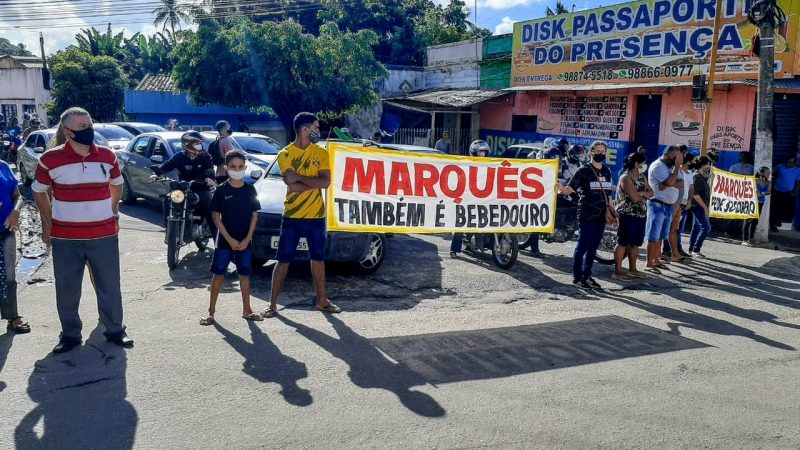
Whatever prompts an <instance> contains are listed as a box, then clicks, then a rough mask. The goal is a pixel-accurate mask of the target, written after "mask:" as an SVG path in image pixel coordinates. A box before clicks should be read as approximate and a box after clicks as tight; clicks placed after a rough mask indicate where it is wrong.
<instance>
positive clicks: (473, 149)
mask: <svg viewBox="0 0 800 450" xmlns="http://www.w3.org/2000/svg"><path fill="white" fill-rule="evenodd" d="M490 150H491V148H490V147H489V144H488V143H487V142H486V141H481V140H477V141H472V144H469V155H470V156H488V155H489V151H490ZM479 153H483V154H482V155H481V154H479Z"/></svg>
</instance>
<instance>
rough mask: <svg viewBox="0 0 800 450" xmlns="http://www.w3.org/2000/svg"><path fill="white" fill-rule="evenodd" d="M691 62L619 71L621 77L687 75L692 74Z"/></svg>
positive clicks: (618, 74)
mask: <svg viewBox="0 0 800 450" xmlns="http://www.w3.org/2000/svg"><path fill="white" fill-rule="evenodd" d="M692 67H693V66H692V65H691V64H682V65H674V66H664V67H635V68H633V69H622V70H618V71H617V76H619V77H620V78H634V79H636V78H661V77H670V78H671V77H686V76H689V75H691V74H692Z"/></svg>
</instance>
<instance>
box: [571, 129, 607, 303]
mask: <svg viewBox="0 0 800 450" xmlns="http://www.w3.org/2000/svg"><path fill="white" fill-rule="evenodd" d="M607 151H608V145H606V143H605V142H602V141H595V142H594V143H593V144H592V146H591V147H589V157H590V158H591V161H590V162H589V163H588V164H586V165H584V166H583V167H581V168H580V169H578V172H577V173H576V174H575V176H574V177H572V179H571V180H570V181H569V185H567V186H563V185H562V184H561V183H559V185H558V190H559V192H561V193H562V194H563V195H571V194H572V193H573V192H577V193H578V224H579V226H580V237H579V238H578V245H576V246H575V254H574V256H573V260H572V274H573V280H572V283H573V284H575V285H579V286H581V287H582V288H585V289H602V287H601V286H600V284H599V283H598V282H597V281H595V280H594V278H592V265H593V264H594V257H595V255H596V254H597V248H598V247H599V246H600V241H601V240H602V238H603V231H604V230H605V228H606V223H607V222H611V223H614V225H616V224H617V222H616V220H617V219H616V212H614V204H613V203H612V201H611V199H610V196H611V188H612V187H613V185H612V184H611V170H609V168H608V166H606V165H605V164H603V162H605V160H606V152H607Z"/></svg>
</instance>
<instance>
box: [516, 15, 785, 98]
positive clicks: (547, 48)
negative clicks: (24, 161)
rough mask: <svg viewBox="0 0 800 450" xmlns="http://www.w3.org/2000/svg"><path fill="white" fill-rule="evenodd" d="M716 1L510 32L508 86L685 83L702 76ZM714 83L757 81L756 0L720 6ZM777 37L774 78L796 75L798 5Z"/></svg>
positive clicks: (566, 18)
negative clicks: (750, 15)
mask: <svg viewBox="0 0 800 450" xmlns="http://www.w3.org/2000/svg"><path fill="white" fill-rule="evenodd" d="M716 3H717V2H716V0H645V1H638V2H630V3H624V4H620V5H614V6H608V7H602V8H597V9H592V10H588V11H580V12H575V13H571V14H561V15H558V16H549V17H545V18H542V19H537V20H531V21H528V22H519V23H516V24H514V37H513V39H514V41H513V51H512V58H513V61H512V63H513V64H512V72H511V75H512V82H511V85H512V86H516V87H518V86H537V85H553V84H580V83H631V82H642V83H644V82H658V81H688V80H691V79H692V78H691V77H692V75H696V74H703V73H708V71H709V62H708V60H709V56H710V54H711V45H712V39H713V34H714V17H715V15H716ZM720 3H721V5H722V7H721V10H722V14H723V19H722V23H721V27H720V32H719V38H718V44H719V45H718V48H719V51H718V55H717V61H716V64H717V72H716V77H717V79H718V80H725V79H738V78H746V79H756V78H758V67H759V61H758V57H756V56H754V55H753V54H752V46H753V38H754V37H755V35H756V34H757V29H756V27H755V26H754V25H751V24H750V23H749V22H748V19H747V12H748V11H749V9H750V7H751V5H752V4H753V3H754V0H722V1H721V2H720ZM778 5H779V6H780V7H781V8H782V9H783V11H784V12H785V13H786V15H787V17H788V22H787V23H785V24H783V25H782V26H780V27H779V28H778V29H777V30H776V34H775V76H776V77H777V78H785V77H792V76H794V74H795V73H798V67H797V63H796V61H795V56H796V55H795V53H796V52H795V46H796V43H797V34H798V13H800V0H778Z"/></svg>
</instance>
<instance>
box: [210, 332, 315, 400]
mask: <svg viewBox="0 0 800 450" xmlns="http://www.w3.org/2000/svg"><path fill="white" fill-rule="evenodd" d="M247 325H248V326H249V327H250V340H251V341H252V342H247V341H246V340H244V339H242V338H241V337H239V336H237V335H235V334H233V333H231V332H230V331H229V330H228V329H226V328H225V327H223V326H222V325H220V324H219V323H217V322H214V327H215V328H216V329H217V331H219V332H220V333H222V336H223V338H224V339H225V342H227V343H228V344H229V345H230V346H231V347H233V349H234V350H236V351H237V352H238V353H239V354H240V355H242V356H243V357H244V359H245V361H244V363H243V364H242V366H243V367H242V371H243V372H244V373H246V374H247V375H250V376H251V377H253V378H254V379H256V380H258V381H260V382H261V383H276V384H278V385H279V386H280V387H281V395H282V396H283V398H284V399H285V400H286V402H287V403H290V404H292V405H295V406H308V405H310V404H312V403H313V402H314V399H313V398H312V396H311V393H310V392H309V391H308V390H307V389H303V388H301V387H300V386H298V384H297V382H298V381H300V380H302V379H304V378H308V369H307V368H306V365H305V364H303V363H301V362H299V361H297V360H296V359H294V358H291V357H289V356H286V355H284V354H283V353H281V351H280V349H279V348H278V346H276V345H275V344H274V343H273V342H272V341H271V340H270V339H269V337H267V335H266V334H264V333H263V332H262V331H261V329H260V328H258V326H256V324H255V323H254V322H252V321H248V322H247Z"/></svg>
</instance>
